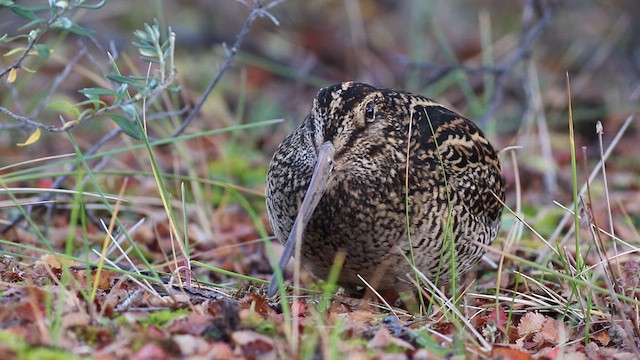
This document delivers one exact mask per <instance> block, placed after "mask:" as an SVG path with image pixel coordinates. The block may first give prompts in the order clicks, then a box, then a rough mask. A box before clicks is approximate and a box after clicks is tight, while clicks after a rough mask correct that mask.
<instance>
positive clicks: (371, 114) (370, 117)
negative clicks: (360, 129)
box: [364, 101, 376, 122]
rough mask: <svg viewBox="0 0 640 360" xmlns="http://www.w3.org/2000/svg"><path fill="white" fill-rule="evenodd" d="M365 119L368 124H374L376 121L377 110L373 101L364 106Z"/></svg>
mask: <svg viewBox="0 0 640 360" xmlns="http://www.w3.org/2000/svg"><path fill="white" fill-rule="evenodd" d="M364 118H365V120H367V122H372V121H374V120H375V119H376V109H375V106H374V105H373V102H372V101H369V102H368V103H367V105H365V106H364Z"/></svg>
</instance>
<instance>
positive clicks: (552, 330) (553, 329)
mask: <svg viewBox="0 0 640 360" xmlns="http://www.w3.org/2000/svg"><path fill="white" fill-rule="evenodd" d="M545 318H546V319H545V321H544V323H543V324H542V328H541V329H540V331H538V332H536V333H535V334H534V335H533V342H534V343H536V344H538V345H540V344H544V343H551V344H554V345H555V344H559V343H560V332H559V329H558V328H559V327H560V326H561V324H560V322H558V321H557V320H556V319H553V318H550V317H547V316H545Z"/></svg>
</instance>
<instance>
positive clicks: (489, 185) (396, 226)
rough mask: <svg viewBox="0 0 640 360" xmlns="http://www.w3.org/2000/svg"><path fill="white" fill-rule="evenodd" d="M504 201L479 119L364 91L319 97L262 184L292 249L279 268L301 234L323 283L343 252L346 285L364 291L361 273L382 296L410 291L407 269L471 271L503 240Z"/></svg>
mask: <svg viewBox="0 0 640 360" xmlns="http://www.w3.org/2000/svg"><path fill="white" fill-rule="evenodd" d="M503 198H504V182H503V179H502V176H501V173H500V163H499V161H498V157H497V154H496V151H495V150H494V148H493V147H492V146H491V144H490V143H489V141H488V140H487V139H486V138H485V136H484V134H483V133H482V131H481V130H480V129H479V128H478V127H477V126H476V125H475V124H474V123H473V122H471V121H470V120H468V119H466V118H464V117H462V116H460V115H458V114H456V113H455V112H453V111H451V110H449V109H447V108H446V107H444V106H443V105H441V104H438V103H437V102H435V101H433V100H430V99H428V98H425V97H422V96H419V95H414V94H410V93H407V92H402V91H397V90H389V89H378V88H375V87H372V86H370V85H366V84H362V83H356V82H345V83H340V84H336V85H333V86H330V87H327V88H324V89H321V90H320V92H319V93H318V95H317V96H316V98H315V99H314V101H313V106H312V108H311V112H310V114H309V115H308V116H307V117H306V119H305V120H304V121H303V122H302V123H301V124H300V126H298V127H297V128H296V129H295V130H294V131H293V132H292V133H291V134H290V135H289V136H287V137H286V138H285V139H284V141H283V142H282V144H280V146H279V147H278V149H277V150H276V152H275V154H274V156H273V159H272V160H271V164H270V166H269V171H268V174H267V183H266V202H267V211H268V215H269V220H270V222H271V225H272V227H273V231H274V233H275V235H276V237H277V238H278V240H279V241H280V242H281V243H283V244H285V252H284V254H283V258H282V259H281V261H280V266H281V267H282V268H284V266H285V265H286V263H287V261H288V260H289V258H290V256H291V253H292V252H293V248H294V242H295V238H296V236H295V233H296V232H297V231H299V230H297V229H301V230H302V237H301V239H302V243H301V245H302V247H301V262H302V264H303V265H305V266H307V267H308V268H309V269H310V270H311V271H312V272H313V273H314V274H315V275H316V276H318V277H320V278H326V277H327V276H328V273H329V270H330V268H331V265H332V263H333V262H334V258H335V256H336V254H337V253H338V252H339V251H343V252H344V254H345V255H346V257H345V262H344V266H343V268H342V272H341V273H340V277H339V284H340V285H342V286H344V287H346V288H349V289H353V288H355V287H356V286H358V285H362V281H361V280H360V279H359V278H358V276H357V275H360V276H362V277H363V278H364V279H366V280H367V281H368V282H369V283H371V284H372V285H373V286H374V287H376V288H377V289H380V290H387V289H391V290H406V289H409V288H411V286H410V284H409V282H408V281H407V279H408V278H407V274H412V273H413V268H412V266H411V262H413V263H414V264H415V267H416V268H417V269H418V270H420V271H421V272H422V273H424V274H425V275H426V276H427V277H428V278H429V279H431V280H432V281H436V280H437V281H438V284H444V283H446V282H448V281H449V280H450V278H451V276H452V269H453V270H454V271H455V273H456V275H455V276H459V275H461V274H463V273H465V272H466V271H468V270H469V269H470V268H471V267H472V266H473V265H474V264H475V263H477V262H478V260H480V258H481V257H482V255H483V254H484V253H485V250H486V249H485V247H484V246H482V245H488V244H491V242H493V240H494V238H495V237H496V234H497V232H498V228H499V227H500V213H501V211H502V208H503V205H502V202H501V200H502V199H503ZM297 218H298V220H296V219H297ZM294 224H296V226H294ZM292 228H293V231H292ZM453 249H455V251H454V252H453V254H452V250H453ZM452 255H453V256H452ZM452 258H455V262H454V263H453V264H454V265H453V264H452V263H451V259H452ZM275 284H276V282H275V277H274V280H272V283H271V286H270V290H269V293H270V295H273V293H274V292H275V289H276V286H275Z"/></svg>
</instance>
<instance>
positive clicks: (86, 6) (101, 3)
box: [76, 0, 107, 10]
mask: <svg viewBox="0 0 640 360" xmlns="http://www.w3.org/2000/svg"><path fill="white" fill-rule="evenodd" d="M106 2H107V0H102V1H98V2H97V3H95V4H84V3H82V4H79V5H76V7H79V8H83V9H90V10H97V9H100V8H101V7H103V6H104V4H105V3H106Z"/></svg>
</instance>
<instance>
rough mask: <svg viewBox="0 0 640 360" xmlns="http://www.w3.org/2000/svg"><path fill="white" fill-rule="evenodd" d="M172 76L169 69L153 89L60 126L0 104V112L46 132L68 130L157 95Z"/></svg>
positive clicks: (172, 73) (170, 80)
mask: <svg viewBox="0 0 640 360" xmlns="http://www.w3.org/2000/svg"><path fill="white" fill-rule="evenodd" d="M174 77H175V69H171V73H170V74H169V76H167V78H165V79H164V81H162V82H161V83H160V84H158V86H157V87H155V88H154V89H153V90H151V91H150V92H148V93H147V94H145V95H142V93H138V94H136V95H135V96H133V97H131V98H130V99H128V100H125V101H122V102H120V103H116V104H113V105H110V106H107V107H103V108H101V109H100V110H98V111H96V112H94V113H91V114H88V115H86V116H84V117H81V118H79V119H76V120H74V121H70V122H67V123H65V124H64V125H62V126H53V125H46V124H44V123H41V122H39V121H36V120H32V119H30V118H28V117H26V116H23V115H19V114H15V113H13V112H11V110H9V109H7V108H4V107H2V106H0V113H3V114H5V115H7V116H9V117H10V118H12V119H14V120H17V121H20V122H22V123H23V124H25V125H28V126H32V127H36V128H40V129H42V130H46V131H48V132H53V133H57V132H63V131H67V130H70V129H72V128H74V127H76V126H78V125H80V124H82V123H85V122H87V121H88V120H90V119H93V118H95V117H98V116H101V115H104V114H106V113H108V112H110V111H113V110H117V109H121V108H122V107H124V106H126V105H131V104H134V103H136V102H138V101H140V100H142V99H148V98H151V97H153V96H155V95H158V94H160V93H161V92H163V91H164V90H166V89H167V88H168V87H169V85H171V84H172V83H173V79H174Z"/></svg>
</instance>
